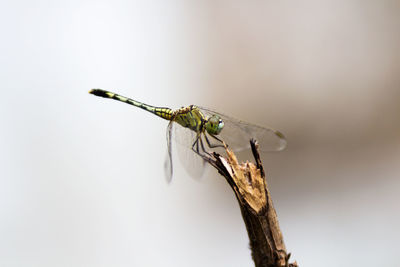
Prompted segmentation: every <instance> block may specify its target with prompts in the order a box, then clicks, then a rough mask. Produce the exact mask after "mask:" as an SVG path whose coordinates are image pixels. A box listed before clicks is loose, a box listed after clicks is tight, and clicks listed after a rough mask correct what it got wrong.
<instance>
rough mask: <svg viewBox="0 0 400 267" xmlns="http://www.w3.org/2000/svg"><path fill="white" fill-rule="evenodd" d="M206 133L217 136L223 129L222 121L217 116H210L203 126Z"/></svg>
mask: <svg viewBox="0 0 400 267" xmlns="http://www.w3.org/2000/svg"><path fill="white" fill-rule="evenodd" d="M204 126H205V128H206V131H207V133H209V134H211V135H218V134H219V133H220V132H221V131H222V129H223V128H224V121H223V120H222V119H221V117H220V116H218V115H212V116H211V117H209V118H208V119H207V120H206V122H205V124H204Z"/></svg>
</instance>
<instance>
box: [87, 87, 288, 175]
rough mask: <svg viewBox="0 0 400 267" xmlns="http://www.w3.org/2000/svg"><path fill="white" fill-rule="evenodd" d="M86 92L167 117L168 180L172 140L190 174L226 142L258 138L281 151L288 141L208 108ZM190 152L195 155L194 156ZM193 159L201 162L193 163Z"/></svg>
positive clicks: (243, 144)
mask: <svg viewBox="0 0 400 267" xmlns="http://www.w3.org/2000/svg"><path fill="white" fill-rule="evenodd" d="M89 93H90V94H93V95H95V96H99V97H104V98H109V99H114V100H117V101H120V102H123V103H126V104H129V105H132V106H135V107H138V108H141V109H144V110H146V111H148V112H150V113H153V114H154V115H156V116H158V117H161V118H163V119H165V120H167V121H169V124H168V127H167V132H166V137H167V156H166V160H165V164H164V168H165V176H166V178H167V181H168V182H170V181H171V179H172V175H173V165H172V142H173V140H176V143H178V144H179V145H178V146H177V147H178V148H179V149H178V150H179V151H180V153H179V155H182V156H181V160H182V161H184V162H183V163H184V164H183V166H184V167H185V169H186V170H187V171H188V172H189V174H191V176H201V175H202V172H203V170H204V168H203V166H204V164H205V161H204V160H203V156H205V155H206V154H208V155H209V154H210V151H212V150H213V149H217V148H224V147H225V146H228V147H229V148H230V149H231V150H232V151H235V152H238V151H242V150H245V149H248V148H250V144H249V140H250V139H251V138H253V139H255V140H257V141H258V143H259V149H260V150H261V151H263V152H273V151H281V150H283V149H284V148H285V147H286V145H287V142H286V138H285V136H284V135H283V134H282V133H281V132H280V131H277V130H274V129H271V128H266V127H261V126H258V125H255V124H251V123H247V122H244V121H241V120H238V119H235V118H232V117H229V116H226V115H224V114H221V113H218V112H216V111H213V110H211V109H208V108H204V107H200V106H195V105H190V106H187V107H182V108H179V109H176V110H173V109H170V108H167V107H155V106H151V105H148V104H145V103H142V102H139V101H136V100H133V99H131V98H128V97H125V96H122V95H119V94H116V93H113V92H110V91H107V90H103V89H91V90H90V91H89ZM182 148H184V149H182ZM182 151H185V152H184V153H183V152H182ZM188 151H190V152H189V153H188ZM193 152H194V153H193ZM191 155H197V156H195V158H193V157H192V156H191ZM198 156H200V157H198ZM191 161H192V162H191ZM193 161H196V162H200V163H202V164H198V163H195V164H193ZM193 166H195V167H193ZM199 166H200V168H199ZM194 169H197V171H194Z"/></svg>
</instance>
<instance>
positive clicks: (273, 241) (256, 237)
mask: <svg viewBox="0 0 400 267" xmlns="http://www.w3.org/2000/svg"><path fill="white" fill-rule="evenodd" d="M250 145H251V149H252V153H253V156H254V159H255V162H256V164H254V163H251V162H248V161H247V162H245V163H240V164H239V162H238V160H237V158H236V156H235V154H234V153H233V152H232V151H231V150H229V149H228V148H225V150H226V154H227V158H224V157H222V156H221V155H219V154H218V153H215V152H214V153H212V154H209V155H207V154H206V155H204V156H203V158H204V160H206V161H207V162H209V163H210V164H211V165H212V166H213V167H215V168H216V169H217V170H218V172H219V173H220V174H221V175H222V176H224V177H225V179H226V181H227V182H228V183H229V185H230V186H231V188H232V189H233V191H234V192H235V195H236V198H237V200H238V202H239V206H240V210H241V212H242V217H243V220H244V222H245V225H246V228H247V233H248V235H249V239H250V249H251V255H252V258H253V260H254V262H255V266H256V267H297V266H298V265H297V263H296V262H294V263H289V257H290V253H289V254H288V253H287V252H286V248H285V244H284V242H283V236H282V232H281V230H280V228H279V224H278V218H277V215H276V212H275V209H274V206H273V204H272V199H271V195H270V192H269V189H268V184H267V182H266V179H265V172H264V169H263V166H262V163H261V159H260V154H259V152H258V144H257V142H256V141H255V140H251V141H250Z"/></svg>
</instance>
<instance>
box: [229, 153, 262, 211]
mask: <svg viewBox="0 0 400 267" xmlns="http://www.w3.org/2000/svg"><path fill="white" fill-rule="evenodd" d="M226 153H227V161H226V160H225V159H224V160H221V161H222V163H223V164H224V166H225V168H226V169H227V171H228V172H229V174H230V176H231V177H232V179H233V181H234V183H235V185H236V187H235V188H234V189H235V191H236V190H238V192H236V193H237V195H238V196H239V200H240V201H241V202H243V201H245V203H246V204H247V205H249V206H250V207H251V208H252V209H253V211H254V212H255V213H256V214H259V213H260V212H261V211H262V210H263V209H264V208H265V207H266V205H267V196H266V191H265V179H264V177H263V176H262V175H261V170H260V169H258V168H257V166H256V165H255V164H253V163H252V162H249V161H246V162H245V163H242V164H239V162H238V160H237V158H236V155H235V154H234V153H233V152H232V151H231V150H229V149H226ZM245 203H243V204H245Z"/></svg>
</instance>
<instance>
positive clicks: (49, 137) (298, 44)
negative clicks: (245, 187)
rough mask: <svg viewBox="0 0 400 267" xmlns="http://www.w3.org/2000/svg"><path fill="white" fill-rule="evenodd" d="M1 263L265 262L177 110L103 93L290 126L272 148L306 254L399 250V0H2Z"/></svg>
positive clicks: (293, 238) (287, 221) (286, 211)
mask: <svg viewBox="0 0 400 267" xmlns="http://www.w3.org/2000/svg"><path fill="white" fill-rule="evenodd" d="M0 38H1V39H0V40H1V41H0V81H1V85H0V90H1V97H0V114H1V117H0V127H1V128H0V266H96V267H98V266H175V267H177V266H252V264H253V263H252V261H251V257H250V252H249V250H248V237H247V233H246V230H245V226H244V224H243V221H242V218H241V215H240V211H239V208H238V205H237V203H236V200H235V198H234V195H233V192H231V190H230V188H229V186H228V185H227V183H226V182H225V181H224V180H223V179H222V178H221V177H220V176H218V175H217V174H215V173H214V171H212V170H211V171H209V172H208V173H207V175H206V176H205V177H204V179H202V180H201V181H196V180H193V179H191V178H189V177H188V176H187V175H186V173H185V172H184V170H183V169H182V166H181V165H180V164H179V162H177V164H176V165H175V166H176V173H175V177H174V180H173V182H172V184H171V185H169V186H168V185H167V184H166V182H165V180H164V174H163V160H164V156H165V150H166V143H165V128H166V126H167V122H166V121H163V120H161V119H159V118H157V117H155V116H153V115H151V114H149V113H146V112H144V111H142V110H139V109H135V108H133V107H130V106H128V105H124V104H122V103H117V102H115V101H110V100H105V99H100V98H97V97H94V96H92V95H89V94H88V93H87V92H88V90H89V89H90V88H93V87H100V88H105V89H109V90H114V91H116V92H119V93H121V94H123V95H126V96H130V97H132V98H134V99H137V100H139V101H143V102H146V103H149V104H153V105H161V106H170V107H172V108H178V107H180V106H182V105H188V104H198V105H202V106H207V107H211V108H214V109H216V110H218V111H220V112H223V113H227V114H231V115H233V116H235V117H239V118H241V119H244V120H246V121H251V122H254V123H257V124H260V125H267V126H272V127H274V128H277V129H279V130H281V131H282V132H284V133H285V135H286V136H287V138H288V141H289V147H288V149H287V150H285V151H284V152H282V153H277V154H269V155H268V154H267V155H263V159H264V164H265V167H266V169H267V175H268V182H269V184H270V187H271V192H272V196H273V199H274V204H275V207H276V209H277V213H278V218H279V221H280V225H281V228H282V232H283V235H284V238H285V242H286V246H287V249H288V251H290V252H292V258H293V259H295V260H297V261H298V262H299V264H300V266H325V267H329V266H332V267H333V266H335V267H336V266H395V265H396V262H397V263H398V257H397V254H396V253H397V252H398V248H399V245H398V240H399V239H400V234H399V230H398V227H399V225H400V216H399V212H400V209H399V200H400V197H399V192H400V191H399V189H400V180H399V175H400V165H399V159H400V139H399V133H400V121H399V114H400V105H399V104H400V56H399V55H400V54H399V47H400V46H399V45H400V5H399V2H398V1H372V0H371V1H356V0H352V1H311V0H310V1H296V2H293V1H279V2H278V1H277V2H275V1H246V2H242V1H179V0H170V1H107V0H103V1H23V0H21V1H1V2H0Z"/></svg>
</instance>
